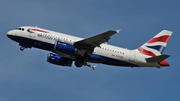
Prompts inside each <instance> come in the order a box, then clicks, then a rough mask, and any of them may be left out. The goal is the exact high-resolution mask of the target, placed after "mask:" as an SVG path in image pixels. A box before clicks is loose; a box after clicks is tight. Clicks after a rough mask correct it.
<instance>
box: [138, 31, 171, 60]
mask: <svg viewBox="0 0 180 101" xmlns="http://www.w3.org/2000/svg"><path fill="white" fill-rule="evenodd" d="M171 35H172V32H171V31H168V30H162V31H161V32H160V33H158V34H157V35H156V36H154V37H153V38H151V39H150V40H149V41H147V42H146V43H145V44H143V45H142V46H141V47H139V48H138V51H139V52H140V53H142V54H144V55H148V56H152V57H155V56H158V57H156V58H158V59H159V58H163V57H167V56H165V55H161V54H162V53H163V51H164V49H165V47H166V45H167V43H168V41H169V39H170V37H171ZM159 55H161V56H159ZM168 57H169V56H168ZM156 58H155V59H156ZM150 60H154V59H150ZM163 60H164V59H163Z"/></svg>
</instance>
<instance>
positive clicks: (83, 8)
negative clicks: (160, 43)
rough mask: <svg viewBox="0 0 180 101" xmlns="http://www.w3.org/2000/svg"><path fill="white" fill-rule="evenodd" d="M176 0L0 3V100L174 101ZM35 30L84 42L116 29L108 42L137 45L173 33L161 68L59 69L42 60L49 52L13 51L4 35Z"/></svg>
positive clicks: (178, 92) (178, 94)
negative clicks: (162, 33)
mask: <svg viewBox="0 0 180 101" xmlns="http://www.w3.org/2000/svg"><path fill="white" fill-rule="evenodd" d="M179 3H180V1H179V0H173V1H172V0H171V1H170V0H150V1H149V0H136V1H135V0H128V1H127V0H106V1H104V0H79V1H73V0H71V1H68V0H61V1H56V0H51V1H49V0H43V1H42V0H39V1H37V0H29V1H28V0H26V1H25V0H18V1H15V0H1V3H0V15H1V17H0V24H1V30H0V32H1V33H0V36H1V40H0V45H1V48H0V50H1V58H0V62H1V63H0V101H32V100H33V101H40V100H42V101H60V100H61V101H152V100H153V101H179V100H180V86H179V85H180V81H179V80H180V73H179V71H180V65H179V63H178V62H179V51H180V47H179V43H180V41H179V38H180V35H179V33H180V30H179V26H180V13H179V10H180V7H179ZM23 25H30V26H36V25H37V26H38V27H42V28H46V29H50V30H54V31H58V32H63V33H68V34H71V35H75V36H79V37H83V38H87V37H90V36H93V35H96V34H99V33H101V32H104V31H107V30H110V29H121V30H122V31H121V33H120V34H117V35H114V36H112V38H111V40H110V44H112V45H116V46H119V47H124V48H128V49H135V48H137V47H139V46H141V45H142V44H143V43H144V42H146V41H147V40H148V39H150V38H151V37H153V36H154V35H156V34H157V33H158V32H160V31H161V30H163V29H167V30H171V31H173V35H172V37H171V39H170V41H169V44H168V46H167V48H166V50H165V51H164V53H167V54H171V57H170V58H168V59H167V60H168V61H169V62H170V64H171V66H170V67H167V68H162V69H157V68H126V67H113V66H107V65H102V64H100V65H98V67H97V69H96V70H95V71H93V70H91V69H90V68H87V67H82V68H76V67H75V66H74V65H73V66H72V67H69V68H68V67H67V68H66V67H61V66H56V65H52V64H49V63H47V62H46V57H47V54H48V53H49V52H47V51H43V50H39V49H35V48H32V49H27V50H25V51H23V52H21V51H20V50H19V46H18V44H17V43H15V42H13V41H11V40H10V39H8V38H7V36H6V33H7V31H9V30H11V29H14V28H16V27H19V26H23Z"/></svg>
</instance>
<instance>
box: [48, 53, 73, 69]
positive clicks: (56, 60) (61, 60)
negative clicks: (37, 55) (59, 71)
mask: <svg viewBox="0 0 180 101" xmlns="http://www.w3.org/2000/svg"><path fill="white" fill-rule="evenodd" d="M47 61H48V62H49V63H52V64H56V65H60V66H71V65H72V60H71V59H69V58H66V57H62V56H60V55H58V54H55V53H49V54H48V55H47Z"/></svg>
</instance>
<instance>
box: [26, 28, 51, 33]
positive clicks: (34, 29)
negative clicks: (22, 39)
mask: <svg viewBox="0 0 180 101" xmlns="http://www.w3.org/2000/svg"><path fill="white" fill-rule="evenodd" d="M30 30H33V31H38V32H43V33H49V32H47V31H44V30H40V29H36V28H30Z"/></svg>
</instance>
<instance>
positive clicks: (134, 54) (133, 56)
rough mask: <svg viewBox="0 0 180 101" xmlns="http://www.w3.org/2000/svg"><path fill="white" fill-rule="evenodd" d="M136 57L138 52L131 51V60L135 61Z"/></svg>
mask: <svg viewBox="0 0 180 101" xmlns="http://www.w3.org/2000/svg"><path fill="white" fill-rule="evenodd" d="M135 58H136V52H134V51H131V52H130V56H129V61H131V62H135Z"/></svg>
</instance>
